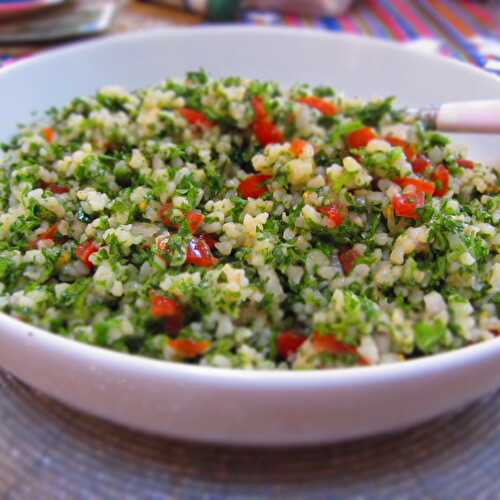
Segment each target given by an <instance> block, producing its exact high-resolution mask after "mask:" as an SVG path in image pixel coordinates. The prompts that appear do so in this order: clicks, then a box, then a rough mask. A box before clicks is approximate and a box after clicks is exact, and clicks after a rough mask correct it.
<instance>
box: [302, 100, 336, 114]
mask: <svg viewBox="0 0 500 500" xmlns="http://www.w3.org/2000/svg"><path fill="white" fill-rule="evenodd" d="M297 102H300V103H302V104H305V105H307V106H309V107H311V108H315V109H317V110H318V111H321V112H322V113H323V114H324V115H325V116H333V115H335V114H336V113H337V106H336V105H335V103H333V102H330V101H327V100H326V99H322V98H321V97H316V96H309V97H300V98H299V99H297Z"/></svg>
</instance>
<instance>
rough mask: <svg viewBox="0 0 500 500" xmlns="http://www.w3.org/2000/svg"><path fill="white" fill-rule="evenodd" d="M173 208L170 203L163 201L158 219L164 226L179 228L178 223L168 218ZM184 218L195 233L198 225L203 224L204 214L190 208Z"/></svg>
mask: <svg viewBox="0 0 500 500" xmlns="http://www.w3.org/2000/svg"><path fill="white" fill-rule="evenodd" d="M173 208H174V206H173V204H172V203H165V204H164V205H162V206H161V208H160V212H159V215H160V219H161V221H162V222H163V224H165V226H167V227H170V228H172V229H179V224H174V223H173V222H172V219H170V213H171V211H172V209H173ZM186 219H187V220H188V222H189V226H190V227H191V232H192V233H196V231H198V229H199V228H200V226H201V225H202V224H203V221H204V220H205V216H204V215H203V214H202V213H200V212H197V211H195V210H192V211H191V212H188V214H187V215H186Z"/></svg>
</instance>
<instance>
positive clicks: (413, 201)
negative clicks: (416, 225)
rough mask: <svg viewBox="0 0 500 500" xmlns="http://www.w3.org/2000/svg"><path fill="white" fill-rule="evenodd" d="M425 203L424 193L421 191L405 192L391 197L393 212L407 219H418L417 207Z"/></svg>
mask: <svg viewBox="0 0 500 500" xmlns="http://www.w3.org/2000/svg"><path fill="white" fill-rule="evenodd" d="M424 205H425V194H424V193H422V192H421V191H419V192H417V193H405V194H399V195H396V196H393V197H392V207H393V208H394V213H395V214H396V215H397V216H399V217H406V218H407V219H418V217H419V215H418V212H417V208H421V207H423V206H424Z"/></svg>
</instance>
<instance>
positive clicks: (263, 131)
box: [252, 96, 285, 146]
mask: <svg viewBox="0 0 500 500" xmlns="http://www.w3.org/2000/svg"><path fill="white" fill-rule="evenodd" d="M252 106H253V109H254V111H255V121H254V123H253V131H254V133H255V136H256V137H257V140H258V141H259V143H260V145H261V146H266V145H267V144H274V143H277V142H283V141H284V138H285V136H284V135H283V132H282V131H281V130H280V129H279V127H278V126H277V125H276V124H275V123H273V122H272V121H271V119H270V118H269V116H268V114H267V111H266V108H265V106H264V100H263V99H262V97H258V96H257V97H254V98H253V100H252Z"/></svg>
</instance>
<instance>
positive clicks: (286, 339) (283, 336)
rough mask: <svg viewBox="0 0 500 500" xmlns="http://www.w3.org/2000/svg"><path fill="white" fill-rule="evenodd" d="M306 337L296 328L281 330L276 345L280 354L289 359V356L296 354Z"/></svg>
mask: <svg viewBox="0 0 500 500" xmlns="http://www.w3.org/2000/svg"><path fill="white" fill-rule="evenodd" d="M306 338H307V337H305V336H304V335H302V334H300V333H298V332H296V331H295V330H285V331H284V332H281V333H280V334H279V335H278V338H277V340H276V347H277V349H278V352H279V354H280V356H281V357H282V358H283V359H288V356H290V355H291V354H295V353H296V352H297V351H298V350H299V347H300V346H301V345H302V344H303V343H304V342H305V340H306Z"/></svg>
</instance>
